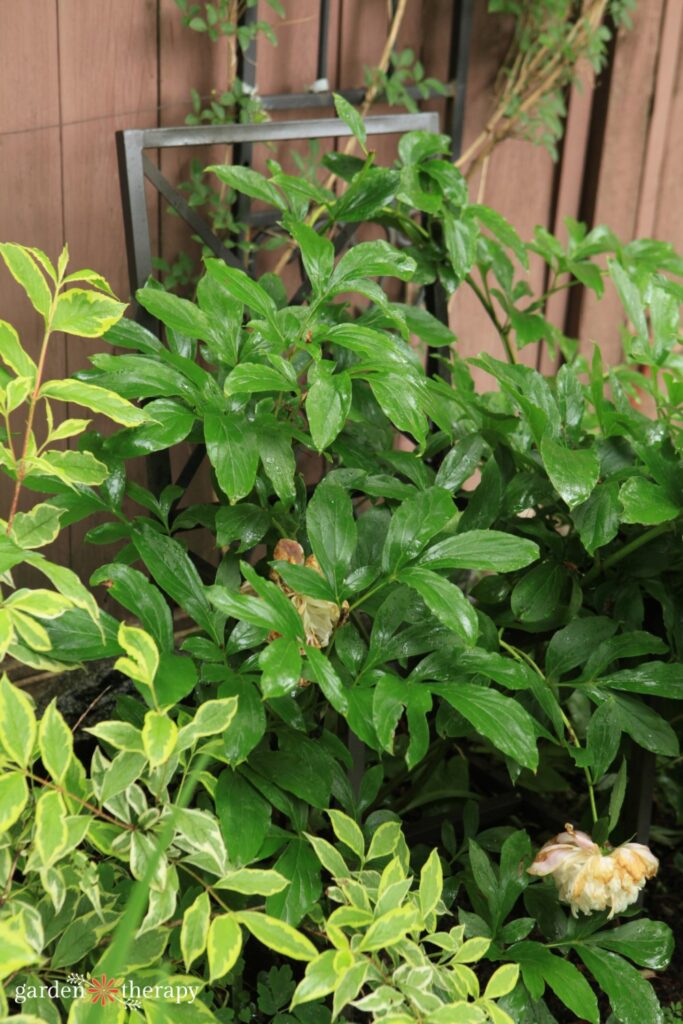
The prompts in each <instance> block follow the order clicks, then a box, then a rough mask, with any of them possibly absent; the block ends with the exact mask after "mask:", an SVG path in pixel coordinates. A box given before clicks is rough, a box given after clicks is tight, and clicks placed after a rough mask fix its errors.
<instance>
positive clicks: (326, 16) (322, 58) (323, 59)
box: [316, 0, 330, 89]
mask: <svg viewBox="0 0 683 1024" xmlns="http://www.w3.org/2000/svg"><path fill="white" fill-rule="evenodd" d="M329 28H330V0H320V20H319V22H318V73H317V76H316V77H317V79H318V81H317V82H316V85H318V84H319V85H320V86H321V87H322V83H323V82H325V83H326V82H327V42H328V38H329ZM327 88H328V89H329V85H328V86H327Z"/></svg>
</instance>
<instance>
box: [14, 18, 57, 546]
mask: <svg viewBox="0 0 683 1024" xmlns="http://www.w3.org/2000/svg"><path fill="white" fill-rule="evenodd" d="M36 24H40V27H41V30H40V32H36V27H35V26H36ZM0 39H1V40H2V63H1V64H0V82H1V85H0V166H2V176H3V177H2V184H3V189H2V197H0V214H1V217H0V240H2V241H7V242H20V243H22V244H24V245H32V246H38V247H39V248H41V249H43V250H44V251H45V252H46V253H47V254H48V256H49V257H50V258H51V259H52V260H53V261H55V262H56V260H57V257H58V255H59V252H60V249H61V247H62V244H63V237H62V176H61V159H60V129H59V120H60V111H59V78H58V64H57V53H58V47H57V18H56V4H55V0H35V3H33V4H31V5H28V4H26V5H20V6H17V5H14V4H0ZM0 316H1V317H2V319H4V320H7V321H9V322H10V323H11V324H12V325H13V326H14V327H15V328H16V330H17V331H18V333H19V335H20V337H21V339H22V342H23V344H24V345H25V347H26V349H27V350H28V351H29V352H30V353H31V354H32V355H33V356H34V357H37V354H38V350H39V348H40V341H41V337H42V321H41V320H40V318H39V316H38V315H37V313H36V312H35V311H34V309H33V307H32V306H31V305H30V303H29V302H28V299H26V297H25V295H24V293H23V291H22V289H21V288H20V287H19V285H18V284H17V283H16V282H15V281H14V279H13V278H12V277H11V276H10V274H9V272H8V271H7V270H6V269H5V266H4V264H2V263H0ZM65 370H66V360H65V348H64V339H63V336H62V335H58V336H55V337H54V338H53V339H52V343H51V346H50V349H49V350H48V356H47V362H46V376H48V377H63V376H64V375H65ZM54 411H55V414H56V417H55V418H56V419H57V418H58V417H59V418H61V417H60V410H59V407H58V405H57V404H55V410H54ZM13 426H15V427H16V429H17V431H18V432H19V431H20V430H21V427H22V424H21V423H20V421H19V418H18V417H17V416H15V417H14V418H13ZM41 429H42V422H39V424H38V430H39V431H40V430H41ZM11 492H12V485H11V483H10V481H9V480H8V479H7V478H6V477H2V478H0V515H2V516H6V515H7V513H8V510H9V502H10V500H11ZM23 499H24V500H23V501H22V505H21V507H22V508H28V507H30V506H31V505H32V504H34V503H35V500H36V495H35V494H31V493H28V492H24V495H23ZM70 551H71V549H70V538H69V534H68V531H65V532H64V533H63V534H62V535H61V536H60V537H59V538H58V539H57V540H56V541H55V543H54V544H52V545H50V547H49V548H46V549H45V552H46V554H48V555H49V557H51V558H53V559H55V560H56V561H58V562H61V563H62V564H64V565H67V564H68V563H69V558H70Z"/></svg>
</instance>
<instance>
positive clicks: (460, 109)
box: [449, 0, 474, 160]
mask: <svg viewBox="0 0 683 1024" xmlns="http://www.w3.org/2000/svg"><path fill="white" fill-rule="evenodd" d="M473 20H474V0H460V3H459V5H458V20H457V21H455V19H454V25H453V37H452V46H451V60H450V63H451V67H450V69H449V77H450V78H451V80H455V96H454V98H453V101H452V104H451V111H450V115H451V116H450V124H451V132H450V134H451V151H452V154H453V159H454V160H456V159H457V158H458V157H459V156H460V153H461V152H462V138H463V131H464V127H465V97H466V96H467V72H468V69H469V62H470V43H471V39H472V22H473Z"/></svg>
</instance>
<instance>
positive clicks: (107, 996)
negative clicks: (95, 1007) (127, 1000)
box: [87, 974, 119, 1006]
mask: <svg viewBox="0 0 683 1024" xmlns="http://www.w3.org/2000/svg"><path fill="white" fill-rule="evenodd" d="M87 993H88V995H89V996H92V999H91V1000H90V1001H91V1002H92V1003H99V1004H100V1006H106V1005H107V1003H114V1002H116V997H117V995H118V994H119V989H118V986H117V984H116V982H115V981H114V979H113V978H108V977H107V976H106V974H103V975H102V977H101V978H92V979H91V981H90V987H89V988H88V989H87Z"/></svg>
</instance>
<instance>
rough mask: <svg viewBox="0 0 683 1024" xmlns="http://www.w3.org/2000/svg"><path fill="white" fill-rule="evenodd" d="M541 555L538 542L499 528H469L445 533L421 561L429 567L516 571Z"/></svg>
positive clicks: (420, 563)
mask: <svg viewBox="0 0 683 1024" xmlns="http://www.w3.org/2000/svg"><path fill="white" fill-rule="evenodd" d="M538 557H539V550H538V545H537V544H535V543H534V541H531V540H527V539H526V538H524V537H515V536H514V534H511V533H503V532H501V531H500V530H468V531H467V532H466V533H459V534H456V535H455V536H452V537H446V538H445V539H444V540H442V541H439V542H438V543H437V544H434V545H433V546H432V547H430V548H428V549H427V550H426V551H424V552H423V553H422V555H421V556H420V558H419V559H418V564H419V565H423V566H425V567H428V568H430V569H479V570H482V569H483V570H488V571H490V572H514V570H515V569H523V568H525V567H526V566H527V565H530V563H531V562H535V561H536V559H537V558H538Z"/></svg>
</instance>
